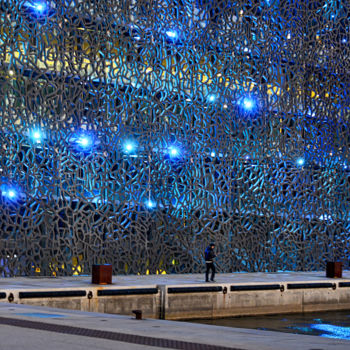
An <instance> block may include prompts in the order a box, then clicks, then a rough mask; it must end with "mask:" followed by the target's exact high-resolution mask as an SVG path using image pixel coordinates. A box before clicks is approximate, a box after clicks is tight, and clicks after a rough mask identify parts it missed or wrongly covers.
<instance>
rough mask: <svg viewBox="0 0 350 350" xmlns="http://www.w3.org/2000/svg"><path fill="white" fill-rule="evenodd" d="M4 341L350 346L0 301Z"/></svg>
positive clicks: (290, 349)
mask: <svg viewBox="0 0 350 350" xmlns="http://www.w3.org/2000/svg"><path fill="white" fill-rule="evenodd" d="M0 339H1V341H0V350H5V349H6V350H8V349H11V350H17V349H18V350H19V349H21V350H22V349H33V350H34V349H35V350H47V349H50V350H56V349H57V350H62V349H70V350H83V349H84V350H86V349H118V350H124V349H128V350H134V349H135V350H137V349H161V348H162V349H164V348H169V349H171V348H173V349H184V350H186V349H198V350H206V349H208V350H225V349H242V350H243V349H244V350H267V349H269V350H274V349H276V350H277V349H281V348H282V349H283V350H296V349H298V350H316V349H317V350H330V349H335V350H349V349H350V341H346V340H338V339H328V338H322V337H317V336H307V335H296V334H290V333H279V332H270V331H259V330H251V329H238V328H228V327H219V326H209V325H202V324H193V323H188V322H174V321H163V320H154V319H144V320H136V319H135V318H133V317H128V316H120V315H110V314H98V313H87V312H81V311H72V310H62V309H53V308H43V307H33V306H29V305H16V304H8V303H0ZM210 345H211V346H210Z"/></svg>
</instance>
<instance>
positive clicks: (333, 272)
mask: <svg viewBox="0 0 350 350" xmlns="http://www.w3.org/2000/svg"><path fill="white" fill-rule="evenodd" d="M342 270H343V265H342V262H341V261H327V271H326V277H330V278H341V277H342V272H343V271H342Z"/></svg>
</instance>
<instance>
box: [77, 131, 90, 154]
mask: <svg viewBox="0 0 350 350" xmlns="http://www.w3.org/2000/svg"><path fill="white" fill-rule="evenodd" d="M72 141H73V144H74V145H75V147H76V148H77V150H79V151H89V150H91V149H92V148H93V146H94V142H95V141H94V137H93V135H91V134H88V133H86V132H84V131H83V132H81V133H80V134H77V135H75V136H74V138H73V140H72Z"/></svg>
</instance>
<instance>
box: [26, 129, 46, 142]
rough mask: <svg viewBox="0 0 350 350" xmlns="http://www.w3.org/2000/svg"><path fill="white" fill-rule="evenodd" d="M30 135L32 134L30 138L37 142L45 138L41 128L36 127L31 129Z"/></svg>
mask: <svg viewBox="0 0 350 350" xmlns="http://www.w3.org/2000/svg"><path fill="white" fill-rule="evenodd" d="M29 135H30V138H31V139H32V140H33V141H34V142H36V143H40V142H41V140H42V138H43V133H42V132H41V130H39V129H34V130H32V131H30V132H29Z"/></svg>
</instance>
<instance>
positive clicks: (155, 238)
mask: <svg viewBox="0 0 350 350" xmlns="http://www.w3.org/2000/svg"><path fill="white" fill-rule="evenodd" d="M349 12H350V5H349V3H348V1H345V0H344V1H340V0H338V1H335V0H334V1H331V0H323V1H313V0H310V1H307V0H292V1H290V0H288V1H287V0H280V1H278V0H270V1H268V0H265V1H262V0H261V1H258V0H250V1H228V0H222V1H209V0H177V1H173V0H172V1H170V0H158V1H145V0H137V1H136V0H120V1H117V0H109V1H107V0H98V1H83V0H60V1H59V0H57V1H45V0H41V1H37V2H36V1H34V0H33V1H13V0H6V1H5V0H0V24H1V26H0V126H1V129H0V141H1V148H0V152H1V153H0V191H1V192H0V274H1V275H2V276H13V275H34V274H38V275H50V276H52V275H72V274H87V273H90V272H91V265H92V264H94V263H111V264H113V269H114V273H117V274H124V273H126V274H138V273H139V274H146V273H152V274H154V273H175V272H176V273H190V272H191V273H196V272H201V271H203V250H204V248H205V246H206V245H207V244H208V243H209V242H210V241H215V242H216V243H217V250H218V253H219V257H218V265H219V266H220V271H223V272H231V271H277V270H316V269H322V268H324V265H325V262H326V261H327V260H335V259H340V260H343V261H344V263H345V264H346V265H347V260H346V259H347V258H348V256H349V244H350V243H349V242H350V240H349V238H350V237H349V236H350V233H349V228H350V224H349V219H350V204H349V203H350V202H349V201H350V194H349V189H350V188H349V187H350V181H349V175H350V151H349V143H350V137H349V99H350V88H349V85H350V77H349V67H350V51H349V40H350V37H349V18H350V13H349Z"/></svg>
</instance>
